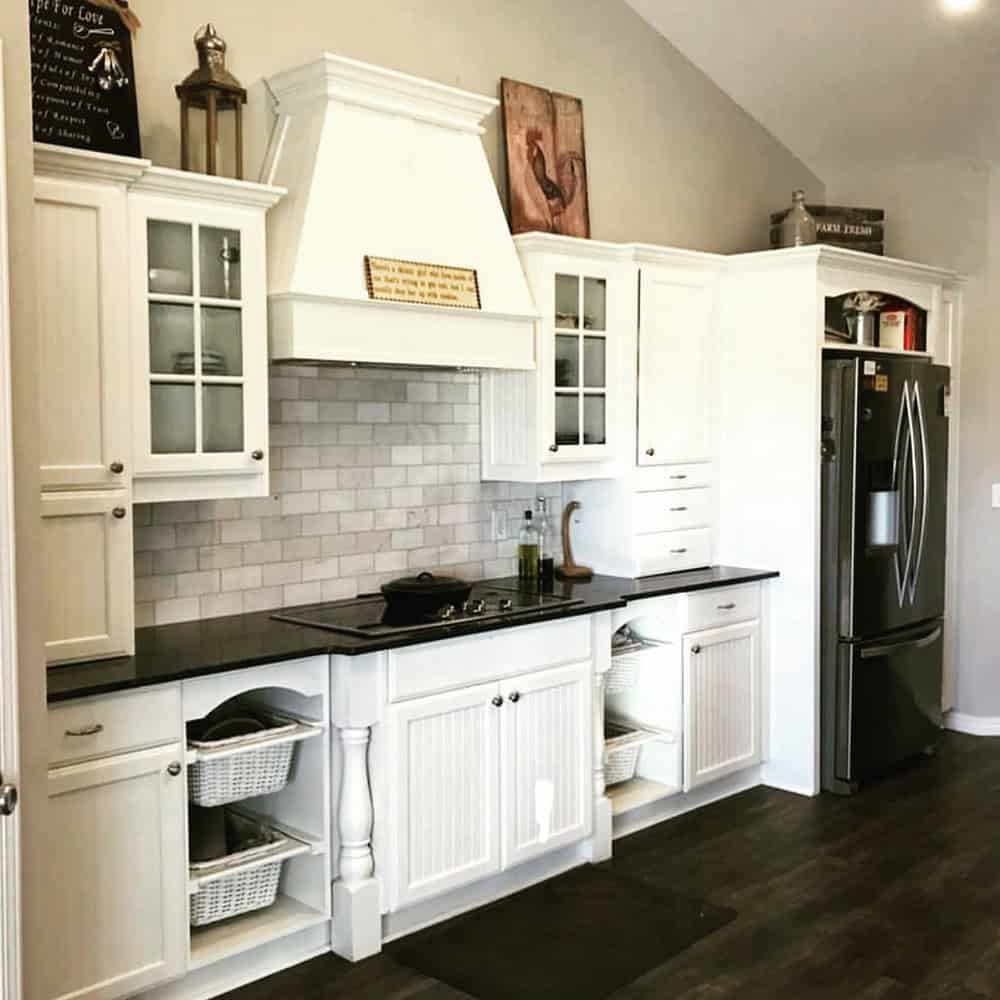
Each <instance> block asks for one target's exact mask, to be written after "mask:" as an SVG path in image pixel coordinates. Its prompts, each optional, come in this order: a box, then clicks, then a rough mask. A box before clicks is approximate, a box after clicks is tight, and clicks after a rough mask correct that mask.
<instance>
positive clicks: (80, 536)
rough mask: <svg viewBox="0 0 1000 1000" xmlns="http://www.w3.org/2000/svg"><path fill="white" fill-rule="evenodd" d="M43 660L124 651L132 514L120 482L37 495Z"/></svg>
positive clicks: (128, 637)
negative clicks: (42, 586) (104, 487)
mask: <svg viewBox="0 0 1000 1000" xmlns="http://www.w3.org/2000/svg"><path fill="white" fill-rule="evenodd" d="M41 563H42V572H43V573H44V576H45V601H46V626H45V628H46V631H45V651H46V656H47V658H48V660H49V662H54V661H64V660H87V659H92V658H93V659H96V658H100V657H108V656H127V655H129V654H131V652H132V650H133V648H134V643H135V634H134V631H133V621H134V615H135V610H134V601H133V574H132V564H133V555H132V517H131V504H130V502H129V495H128V491H127V490H87V491H83V490H81V491H71V490H66V491H63V492H59V493H46V494H43V496H42V559H41Z"/></svg>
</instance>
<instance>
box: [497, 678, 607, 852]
mask: <svg viewBox="0 0 1000 1000" xmlns="http://www.w3.org/2000/svg"><path fill="white" fill-rule="evenodd" d="M591 676H592V672H591V665H590V663H578V664H574V665H572V666H568V667H557V668H556V669H554V670H544V671H539V672H537V673H533V674H527V675H524V676H522V677H517V678H514V679H513V680H510V681H505V682H504V683H503V684H501V686H500V692H501V696H502V697H503V698H504V702H505V703H504V707H503V710H502V712H501V713H500V714H501V716H502V719H501V723H500V733H501V739H500V757H501V762H502V771H503V796H502V803H501V823H500V826H501V830H502V831H503V851H502V861H503V867H504V868H509V867H511V866H513V865H517V864H521V863H522V862H524V861H528V860H530V859H531V858H534V857H537V856H538V855H540V854H545V853H547V852H549V851H552V850H555V849H557V848H559V847H562V846H564V845H565V844H571V843H575V842H576V841H578V840H583V839H584V838H585V837H587V836H589V835H590V831H591V823H592V809H591V805H592V803H591V788H590V779H591V769H590V761H591V760H592V757H591V750H590V741H591V688H592V682H591Z"/></svg>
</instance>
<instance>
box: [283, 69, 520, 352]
mask: <svg viewBox="0 0 1000 1000" xmlns="http://www.w3.org/2000/svg"><path fill="white" fill-rule="evenodd" d="M268 85H269V86H270V88H271V90H272V91H273V93H274V96H275V98H276V100H277V102H278V106H277V112H278V115H279V125H278V128H277V129H276V130H275V135H276V137H277V138H276V140H275V141H274V142H273V143H272V154H271V155H272V157H274V159H275V161H276V168H275V170H274V173H273V180H274V183H276V184H280V185H282V186H284V187H286V188H287V189H288V192H289V193H288V197H286V198H285V199H284V200H283V201H282V202H281V204H280V205H278V206H277V207H276V208H275V209H273V210H272V211H271V212H270V214H269V216H268V293H269V294H268V299H269V313H270V340H271V357H272V359H273V360H280V361H299V362H341V363H360V364H386V365H407V366H411V365H412V366H449V367H450V366H455V367H469V368H512V369H532V368H534V367H535V351H534V321H535V319H536V318H537V317H536V312H535V307H534V304H533V302H532V298H531V293H530V292H529V290H528V286H527V283H526V281H525V278H524V274H523V272H522V271H521V265H520V263H519V260H518V256H517V252H516V250H515V247H514V243H513V241H512V239H511V237H510V232H509V230H508V226H507V220H506V218H505V216H504V213H503V209H502V207H501V205H500V199H499V197H498V195H497V190H496V186H495V184H494V183H493V176H492V174H491V173H490V169H489V164H488V162H487V160H486V154H485V151H484V149H483V143H482V139H481V135H482V132H483V127H482V122H483V120H484V119H485V118H486V116H487V115H489V114H490V113H492V112H493V111H494V110H495V108H496V106H497V103H498V102H497V101H495V100H494V99H493V98H489V97H483V96H482V95H480V94H472V93H468V92H466V91H462V90H456V89H454V88H453V87H446V86H442V85H441V84H438V83H431V82H429V81H426V80H421V79H418V78H416V77H412V76H406V75H404V74H402V73H396V72H393V71H391V70H386V69H381V68H379V67H377V66H371V65H368V64H366V63H361V62H356V61H354V60H352V59H343V58H341V57H339V56H332V55H325V56H323V57H322V58H321V59H319V60H317V61H316V62H312V63H309V64H308V65H305V66H302V67H300V68H298V69H293V70H289V71H287V72H284V73H279V74H278V75H277V76H274V77H272V78H271V79H270V80H268ZM366 255H370V256H373V257H384V258H392V259H395V260H401V261H413V262H417V263H420V264H437V265H444V266H447V267H455V268H472V269H475V271H476V277H477V280H478V286H479V298H480V303H481V308H480V309H464V308H453V307H446V306H437V305H420V304H412V303H405V304H404V303H393V302H385V301H373V300H371V299H370V298H369V293H368V286H367V283H366V272H365V265H364V260H365V257H366Z"/></svg>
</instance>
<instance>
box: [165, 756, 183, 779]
mask: <svg viewBox="0 0 1000 1000" xmlns="http://www.w3.org/2000/svg"><path fill="white" fill-rule="evenodd" d="M181 770H182V768H181V765H180V761H176V760H174V761H171V762H170V763H169V764H168V765H167V774H169V775H170V777H171V778H176V777H177V775H179V774H180V773H181Z"/></svg>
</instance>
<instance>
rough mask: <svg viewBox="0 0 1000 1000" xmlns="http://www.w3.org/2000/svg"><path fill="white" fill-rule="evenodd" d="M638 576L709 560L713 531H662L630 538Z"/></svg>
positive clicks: (703, 562)
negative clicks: (633, 548)
mask: <svg viewBox="0 0 1000 1000" xmlns="http://www.w3.org/2000/svg"><path fill="white" fill-rule="evenodd" d="M633 545H634V547H635V562H636V571H637V575H638V576H652V575H653V574H654V573H673V572H674V571H675V570H681V569H695V568H697V567H698V566H710V565H711V563H712V531H711V529H710V528H696V529H694V530H693V531H661V532H659V533H657V534H655V535H637V536H636V537H635V538H634V540H633Z"/></svg>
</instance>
